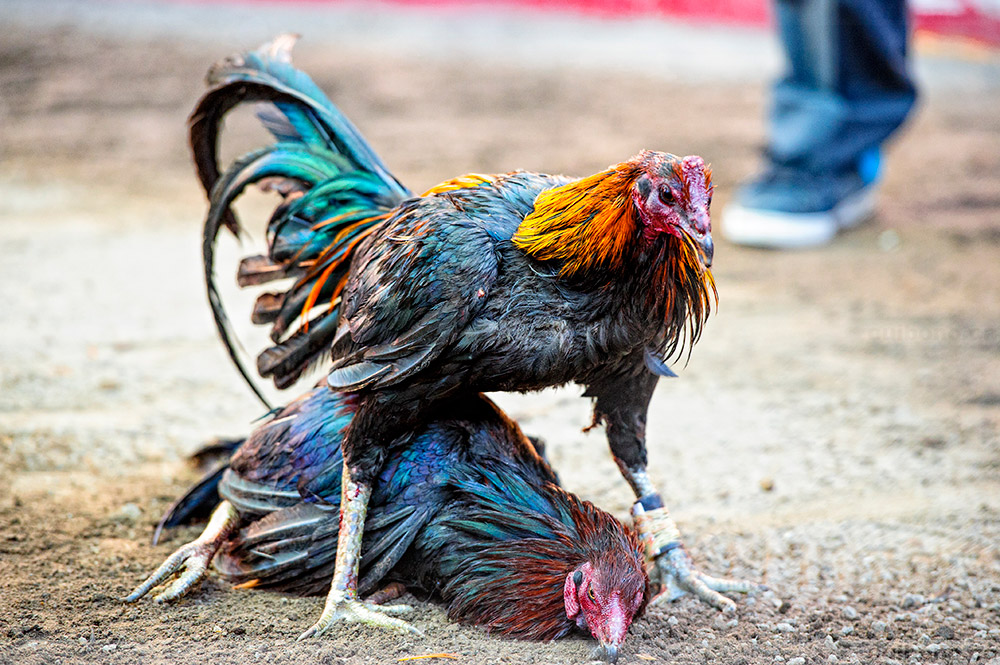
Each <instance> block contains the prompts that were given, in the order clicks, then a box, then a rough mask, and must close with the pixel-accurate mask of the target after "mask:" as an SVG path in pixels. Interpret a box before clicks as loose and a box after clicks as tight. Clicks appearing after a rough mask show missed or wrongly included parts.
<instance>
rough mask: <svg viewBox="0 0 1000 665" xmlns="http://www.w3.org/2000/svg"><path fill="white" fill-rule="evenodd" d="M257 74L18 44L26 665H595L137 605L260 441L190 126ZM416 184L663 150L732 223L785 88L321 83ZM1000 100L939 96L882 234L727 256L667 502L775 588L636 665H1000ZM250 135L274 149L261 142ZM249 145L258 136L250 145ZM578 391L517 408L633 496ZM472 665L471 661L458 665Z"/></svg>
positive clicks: (4, 335) (10, 244)
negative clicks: (692, 171) (220, 81)
mask: <svg viewBox="0 0 1000 665" xmlns="http://www.w3.org/2000/svg"><path fill="white" fill-rule="evenodd" d="M245 46H252V45H251V44H231V43H228V42H227V43H221V41H220V43H219V44H214V45H213V44H207V43H203V42H197V43H187V42H184V41H182V40H165V39H156V40H151V39H139V38H131V39H122V40H111V39H109V38H107V37H95V36H94V35H93V34H90V33H85V32H81V31H79V30H74V29H71V28H67V29H63V30H43V31H40V30H32V29H30V28H26V27H25V28H22V29H18V30H12V29H5V31H4V38H3V40H0V90H2V93H0V113H2V118H0V150H2V151H3V152H2V163H0V202H2V203H0V254H2V260H0V302H2V303H3V309H4V313H3V315H0V342H2V345H0V478H2V480H0V581H2V586H0V662H3V663H48V662H74V661H86V662H108V663H126V662H129V663H130V662H184V663H195V662H197V663H213V662H225V663H313V662H317V663H389V662H396V661H397V659H401V658H404V657H407V656H418V655H424V654H433V653H439V652H446V653H451V654H454V655H455V656H456V657H457V660H456V661H455V662H459V663H468V664H473V665H475V664H479V663H571V662H586V661H587V660H588V655H589V653H590V648H591V644H590V643H589V642H588V641H586V640H584V639H582V638H577V639H567V640H563V641H560V642H557V643H546V644H532V643H521V642H515V641H510V640H504V639H497V638H492V637H490V636H488V635H486V634H485V633H484V632H483V631H481V630H479V629H476V628H461V627H458V626H455V625H453V624H450V623H448V622H447V621H446V619H445V616H444V614H443V612H442V610H441V608H440V607H439V606H437V605H435V604H433V603H428V602H422V600H420V599H412V598H411V599H410V600H411V601H413V602H415V603H416V605H417V608H418V609H417V611H416V614H415V616H413V617H412V619H413V621H414V622H415V623H416V625H418V626H419V627H420V628H422V629H423V630H424V631H425V632H426V635H427V637H426V638H423V639H419V638H411V637H405V638H399V637H396V636H393V635H386V634H381V633H378V632H374V631H371V630H367V629H362V628H351V629H343V630H338V631H334V634H333V635H331V636H329V637H327V638H323V639H320V640H317V641H312V642H307V643H297V642H296V641H295V638H296V636H297V635H299V633H300V632H301V631H302V630H304V629H305V628H306V627H308V626H309V625H310V624H311V623H312V622H313V621H314V620H315V618H316V617H317V616H318V615H319V612H320V609H321V607H322V599H320V598H307V599H301V598H287V597H282V596H279V595H275V594H269V593H264V592H247V591H243V592H239V591H233V590H229V589H227V588H224V587H223V585H221V584H220V583H217V582H215V581H212V580H209V581H208V582H206V583H205V584H204V585H203V586H202V588H201V589H200V590H199V591H197V592H196V593H194V594H192V595H191V596H190V597H188V598H186V599H184V600H183V601H182V602H179V603H177V604H174V605H171V606H167V607H162V606H158V605H155V604H153V603H152V602H140V603H138V604H136V605H123V604H122V603H121V602H119V600H118V598H120V597H121V596H123V595H124V594H125V593H127V592H128V590H130V589H131V587H132V586H133V585H134V584H135V583H137V582H138V581H139V580H140V579H141V578H142V577H143V576H144V575H145V574H147V573H148V572H149V571H150V570H151V569H152V568H153V567H154V566H155V565H157V564H158V563H159V562H160V561H161V560H162V559H163V558H164V557H165V556H166V555H167V554H169V553H170V552H171V551H172V550H173V549H174V548H176V547H177V546H179V545H180V544H182V543H183V542H186V541H187V540H189V539H191V538H193V537H194V536H195V535H196V534H197V532H198V529H197V528H194V527H192V528H183V529H179V530H177V531H175V532H172V533H169V534H168V535H167V537H166V539H165V541H164V542H163V543H162V544H160V545H159V546H157V547H153V546H151V545H150V544H149V538H150V534H151V530H152V525H153V524H154V523H155V521H156V519H157V518H158V516H159V514H160V512H161V511H162V510H163V509H164V508H165V507H166V505H167V504H168V503H169V501H170V500H171V499H172V498H173V497H175V496H176V495H177V494H178V493H179V492H181V491H182V490H183V489H184V488H185V486H186V485H187V484H188V483H190V482H191V481H192V480H193V479H194V478H195V477H196V472H195V471H194V470H192V469H190V468H189V467H188V466H187V465H186V463H185V461H184V458H185V455H186V454H188V453H189V452H191V451H192V450H194V449H195V448H197V447H198V445H199V444H200V443H201V442H203V441H205V440H206V439H209V438H211V437H213V436H216V435H233V434H238V433H241V432H245V431H246V430H247V429H248V427H249V426H250V421H251V420H252V419H254V418H255V417H257V416H259V415H261V408H260V407H259V405H258V404H257V403H256V402H255V401H254V400H253V399H252V397H251V396H250V393H249V392H248V391H247V390H246V389H245V387H244V386H243V385H242V384H241V382H240V380H239V379H238V378H237V376H236V373H235V372H234V371H233V369H232V368H231V367H230V366H229V363H228V360H227V359H226V358H225V356H224V353H223V351H222V348H221V345H220V344H219V343H218V342H217V340H216V337H215V333H214V329H213V327H212V323H211V320H210V318H209V315H208V311H207V307H206V305H205V303H204V297H203V295H202V285H201V273H200V256H199V250H200V223H201V215H202V214H203V212H204V202H203V198H202V194H201V192H200V190H199V188H198V186H197V184H196V182H195V179H194V177H193V175H192V172H191V168H190V166H189V164H188V162H187V160H188V157H187V153H186V147H185V136H184V131H185V117H186V114H187V112H188V110H189V109H190V107H191V106H192V105H193V103H194V101H195V99H196V98H197V96H198V95H199V94H200V92H201V79H202V75H203V73H204V71H205V70H206V68H207V66H208V65H209V64H210V63H211V62H212V61H214V60H216V59H217V58H218V57H220V56H222V55H225V54H227V53H229V52H231V51H234V50H236V49H237V48H240V47H245ZM296 58H297V62H298V63H299V65H300V66H302V67H303V68H304V69H306V70H307V71H309V72H311V73H313V74H314V75H315V78H316V79H317V82H318V83H319V84H320V85H321V87H323V88H324V89H325V90H327V91H328V92H329V93H330V94H331V96H332V98H333V99H334V100H336V101H337V102H338V104H340V105H341V106H342V108H343V109H344V110H345V112H346V113H347V114H348V115H349V116H350V117H352V118H353V119H355V121H356V122H357V124H358V125H359V126H360V127H361V129H362V130H363V131H364V132H365V134H366V135H367V137H368V138H369V139H370V141H371V142H372V144H373V145H374V146H375V147H376V149H377V150H378V151H379V152H380V153H381V154H382V156H383V157H384V159H385V160H386V162H387V163H388V164H389V165H390V166H391V168H393V169H394V171H395V172H396V174H397V175H398V176H399V177H400V178H401V179H402V180H403V181H404V182H405V183H407V184H408V185H409V186H410V187H411V188H412V189H414V190H420V189H421V188H424V187H428V186H430V185H432V184H434V183H436V182H438V181H440V180H443V179H445V178H447V177H450V176H454V175H456V174H459V173H464V172H467V171H484V172H491V171H507V170H511V169H514V168H531V169H535V170H546V171H561V172H567V173H574V174H585V173H590V172H593V171H595V170H597V169H600V168H603V167H604V166H605V165H607V164H609V163H612V162H616V161H620V160H622V159H624V158H627V157H628V156H630V155H632V154H633V153H635V152H636V151H638V150H639V149H641V148H654V149H664V150H669V151H672V152H675V153H680V154H691V153H697V154H701V155H704V156H706V158H707V159H709V160H710V161H711V162H712V163H713V165H714V170H715V176H716V182H717V185H718V188H717V197H716V200H717V204H716V206H717V207H716V209H717V210H718V209H721V207H722V206H723V205H725V203H726V201H727V199H728V198H729V194H730V192H731V191H732V189H733V187H734V186H735V184H736V183H737V182H738V180H739V179H740V178H741V177H743V176H744V175H746V174H748V173H750V172H751V171H752V169H753V167H754V160H755V155H756V149H757V144H758V142H759V137H760V135H761V120H760V118H761V115H762V111H761V107H762V104H763V102H764V98H763V94H762V90H761V88H760V86H759V85H757V84H756V83H739V84H733V83H727V84H725V85H721V84H713V83H711V82H705V83H702V84H695V83H687V84H680V83H676V82H670V81H668V80H665V79H662V78H652V77H644V76H642V75H640V74H621V73H618V74H612V73H593V72H589V71H582V70H573V69H551V70H549V69H546V68H545V67H539V66H535V67H532V68H530V69H529V68H523V67H518V66H510V65H504V64H503V63H490V64H489V65H488V66H486V65H482V64H480V65H471V64H470V63H468V62H455V63H453V64H447V63H446V62H444V61H442V60H440V59H437V60H433V61H430V60H427V61H425V60H421V59H420V58H416V57H412V58H404V57H399V56H391V57H386V56H384V55H383V56H379V55H378V54H376V53H372V52H363V51H362V52H359V51H356V50H350V51H346V50H338V49H337V48H336V47H332V46H328V45H324V46H323V47H322V48H320V47H318V46H315V45H313V46H310V44H309V40H308V39H306V41H305V42H304V43H303V44H302V45H301V46H300V47H299V49H298V50H297V55H296ZM998 102H1000V98H998V97H996V96H990V95H989V94H987V93H980V94H979V95H978V96H976V97H973V98H968V97H964V96H960V95H937V96H935V95H930V98H929V99H927V100H926V101H925V103H924V105H923V107H922V108H921V110H920V111H919V113H918V114H917V115H916V117H915V119H914V122H913V123H912V124H911V126H910V127H909V129H908V131H906V132H905V134H904V135H903V136H902V137H901V139H900V140H899V141H898V142H897V144H896V145H895V146H894V148H893V150H892V151H891V152H890V153H889V155H888V160H887V171H886V180H885V183H884V191H883V194H884V195H883V197H882V201H881V209H880V214H879V216H878V218H877V219H876V220H875V221H874V222H873V223H871V224H869V225H866V226H864V227H863V228H861V229H859V230H857V231H855V232H852V233H850V234H847V235H845V236H844V237H843V238H841V239H839V240H838V241H837V242H836V243H835V244H834V245H833V246H831V247H829V248H826V249H823V250H817V251H806V252H797V253H788V254H779V253H767V252H757V251H750V250H745V249H739V248H736V247H733V246H731V245H728V244H726V243H725V242H724V241H722V240H721V239H720V240H719V241H718V243H717V258H716V266H717V268H716V271H715V274H716V279H717V282H718V288H719V294H720V300H721V305H720V308H719V310H718V314H717V315H714V316H713V318H712V320H711V321H710V322H709V324H708V326H707V328H706V332H705V334H704V337H703V339H702V341H701V342H700V343H699V345H698V346H697V348H696V349H695V352H694V354H693V356H692V358H691V361H690V363H689V365H688V366H687V367H686V368H683V371H681V378H679V379H676V380H672V381H668V382H663V384H662V385H661V386H660V388H659V389H658V391H657V393H656V396H655V398H654V403H653V407H652V413H651V422H650V425H649V431H648V435H649V451H650V455H649V456H650V460H651V473H652V475H653V477H654V479H655V480H656V481H657V482H658V483H659V484H660V486H661V487H662V488H663V490H664V494H665V497H666V498H667V500H668V505H669V506H670V507H671V509H672V511H673V514H674V516H675V518H676V519H677V521H678V522H679V524H680V526H681V529H682V530H683V532H684V533H685V536H686V539H687V543H688V545H689V548H690V550H691V552H692V553H693V555H694V557H695V559H696V561H697V562H698V563H699V564H700V565H701V566H702V567H703V568H704V569H705V570H706V571H708V572H711V573H714V574H725V575H733V576H737V577H742V578H747V579H752V580H759V581H761V582H764V583H766V584H767V585H769V586H770V588H771V590H772V591H770V592H768V593H762V594H758V595H756V596H755V597H751V598H739V599H738V608H739V611H738V614H737V617H736V619H734V620H730V619H729V618H728V617H724V616H722V615H720V614H719V613H717V612H715V611H714V610H712V609H710V608H708V607H706V606H705V605H703V604H700V603H698V602H696V601H694V600H692V599H690V598H683V599H681V600H679V601H677V602H674V603H672V604H668V605H664V606H658V607H654V608H652V609H650V611H649V612H648V613H647V614H646V616H645V617H644V618H642V619H641V620H639V621H638V622H637V623H636V624H634V626H633V630H632V633H631V635H630V637H629V639H628V642H627V644H626V645H625V648H624V652H623V661H624V662H627V663H638V662H665V663H666V662H669V663H708V662H719V663H747V664H751V663H752V664H758V663H773V662H782V661H783V662H785V663H788V664H790V665H795V664H802V663H810V664H812V663H821V662H822V663H827V662H829V663H833V662H848V663H849V662H860V663H907V664H911V663H912V664H915V663H972V662H981V663H988V662H993V663H997V662H1000V661H998V660H997V658H998V656H1000V434H998V426H1000V115H998V114H997V112H996V109H997V108H1000V104H998ZM235 129H236V133H237V134H240V133H241V132H243V130H242V129H241V128H240V126H238V125H235ZM243 133H244V134H245V136H246V137H249V136H250V135H249V133H248V132H243ZM578 393H579V390H577V389H575V388H572V387H571V388H566V389H562V390H559V391H548V392H546V393H543V394H542V395H531V396H517V395H515V396H508V395H503V396H500V397H499V401H500V402H501V404H502V405H503V406H505V408H507V409H508V410H509V411H510V412H511V414H512V415H514V416H515V417H516V418H517V419H518V420H519V421H520V422H521V423H522V424H523V426H524V427H525V429H526V430H528V431H529V432H534V433H538V434H541V435H543V436H544V437H545V438H546V439H548V441H549V444H550V454H551V457H552V461H553V462H554V464H555V466H556V467H557V469H558V470H559V472H560V473H561V475H562V478H563V480H564V482H565V484H566V485H567V486H568V487H569V489H571V490H573V491H576V492H578V493H579V494H581V495H582V496H584V497H585V498H587V499H590V500H593V501H595V502H597V503H598V504H600V505H602V506H604V507H605V508H607V509H609V510H611V511H613V512H615V513H616V514H617V515H619V516H620V517H623V518H624V517H626V516H627V510H628V507H629V503H630V502H629V491H628V489H627V488H626V487H625V485H624V483H623V481H622V480H621V479H620V477H619V475H618V473H617V471H616V470H615V468H614V465H613V463H612V462H611V459H610V456H609V454H608V452H607V450H606V445H605V442H604V438H603V436H602V435H601V433H600V432H596V433H591V434H589V435H584V434H582V433H581V428H582V427H583V426H584V425H586V424H587V423H588V422H589V413H588V404H587V402H586V401H585V400H584V399H582V398H580V397H578ZM439 662H440V661H439Z"/></svg>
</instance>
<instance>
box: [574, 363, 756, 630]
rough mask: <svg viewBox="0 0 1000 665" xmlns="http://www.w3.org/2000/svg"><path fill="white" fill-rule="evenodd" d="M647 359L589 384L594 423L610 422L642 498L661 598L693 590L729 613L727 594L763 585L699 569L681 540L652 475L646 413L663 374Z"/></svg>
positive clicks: (621, 464)
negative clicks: (628, 371) (632, 369)
mask: <svg viewBox="0 0 1000 665" xmlns="http://www.w3.org/2000/svg"><path fill="white" fill-rule="evenodd" d="M643 363H644V361H643V359H642V358H641V357H639V356H637V357H636V366H637V367H640V368H643V369H642V370H641V371H638V372H637V373H636V374H635V375H632V376H626V377H624V378H620V379H616V380H613V381H609V382H607V383H598V384H594V385H588V386H587V394H589V395H592V396H594V397H596V398H597V401H596V403H595V404H594V422H595V423H597V422H603V423H604V426H605V430H606V431H607V434H608V444H609V445H610V446H611V454H612V455H614V458H615V462H616V463H617V464H618V468H619V469H620V470H621V472H622V476H624V478H625V480H626V481H627V482H628V484H629V485H630V486H631V487H632V491H634V492H635V496H636V498H637V499H638V503H636V506H635V507H634V508H633V515H634V516H635V521H636V527H637V529H638V531H639V535H640V537H641V538H642V539H643V542H644V543H645V546H646V555H647V558H648V559H649V560H650V561H654V562H655V566H653V570H652V571H651V572H650V577H651V578H652V581H653V582H654V583H656V582H659V584H660V587H661V589H663V592H662V593H660V594H659V595H658V596H657V597H656V599H655V600H656V601H657V602H662V601H663V600H673V599H674V598H677V597H678V596H681V595H683V594H685V593H693V594H694V595H695V596H697V597H698V598H700V599H701V600H703V601H705V602H706V603H708V604H709V605H711V606H713V607H715V608H717V609H719V610H722V611H723V612H726V613H731V612H735V611H736V604H735V603H734V602H733V601H732V600H731V599H729V598H727V597H725V596H723V595H722V593H723V592H733V591H736V592H749V591H752V590H754V589H757V588H760V587H758V585H756V584H753V583H751V582H738V581H732V580H724V579H718V578H714V577H710V576H708V575H705V574H704V573H702V572H700V571H698V570H697V569H696V568H695V567H694V562H693V561H692V560H691V556H690V555H689V554H688V553H687V550H686V549H685V548H684V544H683V543H682V542H681V535H680V531H678V530H677V525H676V524H674V521H673V519H671V517H670V514H669V513H668V512H667V509H666V508H664V506H663V500H662V499H661V498H660V494H659V492H658V491H657V489H656V486H655V485H653V483H652V481H651V480H650V479H649V476H648V475H647V474H646V461H647V460H646V413H647V411H648V410H649V401H650V398H651V397H652V396H653V390H654V389H655V388H656V382H657V377H656V376H655V375H654V374H653V373H652V372H647V371H645V367H644V365H643Z"/></svg>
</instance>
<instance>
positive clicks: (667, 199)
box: [660, 187, 674, 206]
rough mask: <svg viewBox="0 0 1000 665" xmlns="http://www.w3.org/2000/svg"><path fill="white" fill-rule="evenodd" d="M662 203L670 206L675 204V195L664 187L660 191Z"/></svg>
mask: <svg viewBox="0 0 1000 665" xmlns="http://www.w3.org/2000/svg"><path fill="white" fill-rule="evenodd" d="M660 201H662V202H663V203H665V204H667V205H668V206H669V205H673V204H674V193H673V192H672V191H670V188H669V187H663V188H661V189H660Z"/></svg>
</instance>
